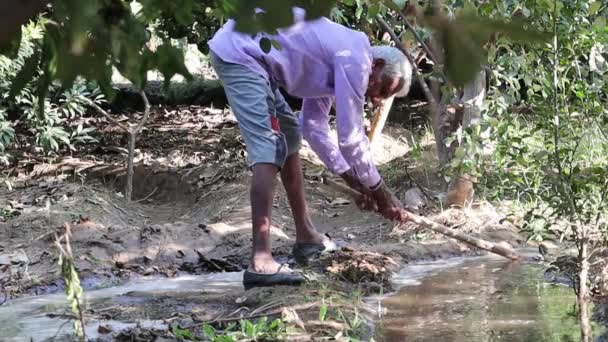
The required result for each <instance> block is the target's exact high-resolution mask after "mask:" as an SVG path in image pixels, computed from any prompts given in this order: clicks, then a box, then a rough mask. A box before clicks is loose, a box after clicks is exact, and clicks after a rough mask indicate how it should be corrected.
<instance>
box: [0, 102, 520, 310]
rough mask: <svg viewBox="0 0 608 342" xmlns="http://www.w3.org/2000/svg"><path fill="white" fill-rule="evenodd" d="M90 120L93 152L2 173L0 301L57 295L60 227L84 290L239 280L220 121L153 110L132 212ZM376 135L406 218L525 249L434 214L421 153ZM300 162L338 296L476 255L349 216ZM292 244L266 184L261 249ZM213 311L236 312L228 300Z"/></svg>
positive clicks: (241, 244)
mask: <svg viewBox="0 0 608 342" xmlns="http://www.w3.org/2000/svg"><path fill="white" fill-rule="evenodd" d="M90 120H92V121H93V122H94V123H95V124H96V125H97V127H98V131H99V134H100V136H99V140H100V141H99V143H98V144H94V145H92V146H90V147H88V148H87V149H86V150H79V151H78V152H67V151H66V152H64V153H63V154H61V155H60V156H59V157H55V158H45V159H42V158H40V157H34V154H32V153H31V151H30V152H28V150H27V149H25V148H24V149H21V150H19V151H18V152H17V153H18V157H17V160H18V162H17V163H16V164H15V165H13V167H12V168H10V169H9V170H7V171H6V173H5V175H8V176H9V177H10V178H9V179H10V180H11V182H12V189H11V190H10V191H7V190H6V189H5V188H3V190H2V192H1V193H0V208H2V216H1V221H0V236H2V237H3V239H2V240H0V288H1V289H2V293H3V294H1V295H0V301H1V300H2V298H5V300H8V299H11V298H16V297H22V296H25V295H37V294H43V293H52V292H57V291H60V290H61V289H62V280H61V279H60V277H59V275H58V266H57V252H56V249H55V246H54V243H53V242H54V239H55V233H57V232H60V231H62V229H63V228H62V227H63V226H64V225H65V224H66V223H67V224H69V225H70V226H71V230H72V232H73V236H72V247H73V250H74V255H75V258H76V266H77V268H78V271H79V273H80V277H81V279H83V286H84V288H85V290H87V289H91V288H98V287H100V286H111V285H112V284H117V283H120V282H122V281H124V280H126V279H129V278H133V277H140V276H146V275H162V276H165V277H176V276H178V275H180V274H203V273H209V272H223V271H240V270H242V269H245V268H246V267H247V263H248V256H249V253H250V243H251V232H250V209H249V193H248V191H249V190H248V183H249V177H250V174H249V172H248V171H247V169H246V164H245V157H246V152H245V150H244V144H243V142H242V139H241V138H240V135H239V132H238V128H237V127H236V121H235V120H234V117H233V116H232V114H231V113H230V112H228V111H223V110H218V109H212V108H203V107H192V106H191V107H174V108H168V107H163V108H161V107H155V108H154V110H153V114H152V116H151V122H150V123H149V124H148V125H147V126H146V127H147V128H146V129H145V130H144V132H143V133H142V136H141V138H140V139H139V141H138V143H137V154H136V163H137V164H136V165H137V168H136V173H135V178H134V201H132V202H128V201H126V200H125V198H124V196H123V186H124V182H125V180H124V178H125V177H124V158H125V150H124V148H123V146H124V145H125V138H124V136H123V135H121V134H120V132H117V131H115V130H113V129H112V127H111V126H108V125H107V123H106V122H105V121H103V120H101V119H90ZM95 120H97V121H95ZM385 133H386V134H385V135H384V136H383V137H382V139H380V140H379V141H378V142H376V145H375V146H374V148H373V150H374V156H375V158H376V161H377V163H378V164H379V165H381V166H380V168H381V173H382V174H383V175H384V176H385V178H386V179H387V182H388V183H389V184H390V185H391V186H392V187H393V189H394V190H395V191H396V193H397V195H398V196H399V197H400V198H402V199H403V200H404V202H405V203H406V204H407V205H409V206H410V207H412V208H413V207H416V210H417V211H418V212H419V213H421V214H424V215H426V216H429V217H432V218H433V219H435V220H437V221H438V222H441V223H443V224H445V225H448V226H450V227H453V229H459V230H462V231H465V232H467V233H471V234H474V235H477V236H480V237H484V238H487V239H489V240H494V241H498V240H504V241H507V242H509V243H511V244H512V245H514V246H519V245H521V244H522V243H523V242H524V241H523V239H522V237H520V236H519V235H518V234H517V229H516V227H514V226H512V225H510V224H508V223H506V222H505V221H503V218H504V217H505V213H501V212H500V210H499V209H497V208H494V207H492V206H491V205H490V204H487V203H476V204H475V205H474V206H473V207H472V208H467V209H464V210H457V209H447V210H442V208H441V205H440V204H439V201H438V200H436V198H440V197H441V193H442V190H443V187H444V184H443V181H442V180H441V178H439V177H438V175H437V171H436V170H437V165H436V164H435V163H436V162H435V161H434V160H435V159H434V158H433V155H432V154H433V151H432V146H430V145H429V146H427V147H426V148H425V154H426V155H427V157H426V159H427V160H428V162H422V163H420V162H415V161H413V160H412V159H411V158H410V157H409V156H408V154H407V152H408V151H409V150H410V146H409V144H408V139H404V138H403V137H405V136H411V133H409V132H407V131H406V130H404V129H403V128H400V127H387V129H386V131H385ZM301 155H302V157H303V159H304V161H305V163H304V164H305V167H304V174H305V186H306V192H307V199H308V203H309V210H310V215H311V216H312V219H313V221H314V223H315V224H316V226H317V228H318V229H319V230H320V231H321V232H323V233H326V234H328V235H329V236H331V237H332V238H334V239H338V240H342V241H344V242H346V243H347V245H348V248H349V249H347V250H345V251H342V252H340V254H338V255H334V256H331V257H330V258H329V259H326V261H325V263H324V264H323V265H322V266H323V269H322V270H323V271H325V272H329V273H330V274H331V273H336V274H337V276H338V277H337V278H336V279H341V280H347V281H348V282H350V283H351V284H353V285H351V286H358V285H360V284H362V283H365V284H367V289H368V290H371V291H372V292H373V291H374V286H375V287H376V290H377V287H380V288H383V287H385V286H387V284H388V282H387V280H388V278H389V277H390V273H391V271H394V270H396V269H397V268H398V267H399V265H402V264H404V263H407V262H411V261H414V260H421V259H436V258H441V257H446V256H455V255H463V254H474V253H478V252H477V251H474V250H471V249H470V248H468V247H467V246H466V245H463V244H460V243H457V242H456V241H454V240H450V239H446V238H443V237H442V236H438V235H436V234H432V233H429V232H428V231H421V230H418V229H417V228H416V227H414V226H413V225H410V224H407V225H405V226H395V225H394V224H391V223H389V222H387V221H385V220H383V219H382V218H381V217H379V216H378V215H376V214H374V213H369V212H361V211H359V210H358V209H357V208H356V207H355V206H354V204H352V203H350V202H349V201H348V199H346V198H343V196H342V195H339V194H337V193H335V192H334V191H333V190H332V189H330V188H327V187H325V186H324V185H322V184H321V182H320V175H321V173H322V172H323V167H322V165H321V164H320V162H319V160H318V159H317V158H316V156H315V155H314V153H313V152H312V151H311V150H310V149H309V148H308V147H307V146H304V148H303V150H302V151H301ZM412 188H417V189H419V190H415V191H414V193H416V194H418V195H417V197H416V196H414V199H413V200H412V192H411V191H410V192H408V190H410V189H412ZM294 238H295V230H294V227H293V222H292V218H291V215H290V209H289V206H288V203H287V198H286V196H285V193H284V190H283V189H282V187H281V186H280V181H278V180H277V193H276V196H275V200H274V205H273V229H272V239H273V250H274V253H275V256H276V257H277V258H278V259H280V260H287V259H288V258H289V257H290V250H291V245H292V244H293V243H294ZM370 284H371V285H370ZM251 291H254V292H253V293H256V291H257V292H259V291H265V293H267V296H266V298H283V300H284V301H285V303H287V302H289V303H290V304H294V303H297V298H295V297H294V298H293V300H292V301H289V300H288V299H286V298H289V297H290V296H289V295H282V294H281V293H283V292H284V293H285V294H288V293H289V294H290V295H291V296H293V293H290V291H289V289H287V290H282V289H264V290H259V289H258V290H251ZM251 291H250V292H251ZM282 291H283V292H282ZM310 291H318V289H314V288H313V289H310ZM240 296H242V293H241V294H238V293H237V294H235V297H237V298H238V297H240ZM254 297H255V296H254ZM230 298H232V297H230ZM232 299H234V298H232ZM203 301H204V303H206V304H204V306H205V307H206V308H207V309H209V308H211V307H213V303H216V302H214V300H213V298H212V297H209V298H206V299H204V300H203ZM222 302H224V303H226V302H229V303H231V306H234V305H235V304H234V303H235V301H234V300H231V299H229V300H227V299H226V298H223V299H222ZM262 302H263V301H261V302H259V303H257V304H258V306H259V305H262V304H261V303H262ZM210 303H211V304H210ZM216 304H217V303H216ZM236 309H238V308H236ZM223 310H224V311H226V310H227V309H226V307H224V309H223ZM174 311H175V310H173V311H172V310H167V312H166V314H167V315H170V314H172V313H173V312H174ZM224 311H223V312H224ZM213 312H215V311H213V310H211V311H208V313H209V315H211V314H212V313H213ZM209 315H207V316H206V319H209V317H210V316H209ZM164 318H167V317H164ZM199 318H200V317H199ZM203 320H204V319H203Z"/></svg>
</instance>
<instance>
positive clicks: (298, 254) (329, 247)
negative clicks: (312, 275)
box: [292, 236, 339, 266]
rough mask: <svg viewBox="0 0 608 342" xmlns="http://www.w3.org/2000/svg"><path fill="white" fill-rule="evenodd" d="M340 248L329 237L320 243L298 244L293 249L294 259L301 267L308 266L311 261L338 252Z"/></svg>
mask: <svg viewBox="0 0 608 342" xmlns="http://www.w3.org/2000/svg"><path fill="white" fill-rule="evenodd" d="M338 248H339V246H338V244H336V242H334V241H333V240H332V239H330V238H329V236H327V237H324V238H323V240H322V241H320V242H314V243H310V242H299V241H298V242H296V243H295V244H294V245H293V248H292V254H293V257H294V259H295V261H296V263H298V264H299V265H302V266H306V265H308V262H309V261H310V260H311V259H315V258H318V257H320V256H321V254H323V253H329V252H333V251H336V250H338Z"/></svg>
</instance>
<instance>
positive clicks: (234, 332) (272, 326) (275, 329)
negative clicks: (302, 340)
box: [171, 317, 287, 342]
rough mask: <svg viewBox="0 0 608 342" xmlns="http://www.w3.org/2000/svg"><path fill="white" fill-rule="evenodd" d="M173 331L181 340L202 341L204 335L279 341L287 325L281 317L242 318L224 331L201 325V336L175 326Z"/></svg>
mask: <svg viewBox="0 0 608 342" xmlns="http://www.w3.org/2000/svg"><path fill="white" fill-rule="evenodd" d="M171 331H172V332H173V334H174V335H175V337H176V338H178V339H179V340H188V341H200V340H202V337H204V338H205V340H209V341H211V342H236V341H240V340H242V339H247V340H253V341H277V340H282V339H284V338H285V337H286V336H287V326H286V325H285V323H283V321H281V320H280V319H274V320H272V321H269V320H268V317H262V318H260V319H259V320H257V321H255V322H254V321H250V320H248V319H243V320H240V321H239V323H238V325H237V324H234V323H232V324H229V325H228V326H227V327H226V328H225V329H224V330H223V331H218V330H216V329H215V328H214V327H212V326H211V325H209V324H204V325H203V326H202V327H201V331H200V333H201V334H202V337H199V336H198V334H196V333H195V332H193V331H191V330H188V329H182V328H179V327H176V326H174V327H173V328H172V329H171Z"/></svg>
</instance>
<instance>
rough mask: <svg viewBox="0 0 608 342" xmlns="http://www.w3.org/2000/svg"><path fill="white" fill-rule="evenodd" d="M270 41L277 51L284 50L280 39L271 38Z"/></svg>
mask: <svg viewBox="0 0 608 342" xmlns="http://www.w3.org/2000/svg"><path fill="white" fill-rule="evenodd" d="M270 43H272V47H273V48H275V49H276V50H277V51H281V50H283V47H282V46H281V43H279V42H278V41H276V40H274V39H271V40H270Z"/></svg>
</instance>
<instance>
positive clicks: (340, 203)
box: [329, 197, 350, 207]
mask: <svg viewBox="0 0 608 342" xmlns="http://www.w3.org/2000/svg"><path fill="white" fill-rule="evenodd" d="M349 204H350V201H349V200H347V199H344V198H341V197H338V198H336V199H334V200H333V201H331V203H329V205H331V206H332V207H341V206H345V205H349Z"/></svg>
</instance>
